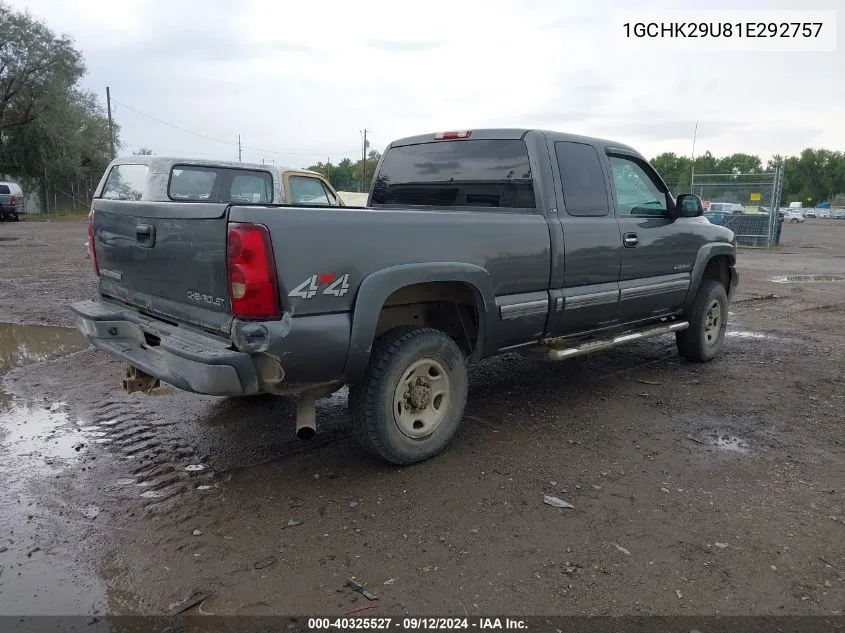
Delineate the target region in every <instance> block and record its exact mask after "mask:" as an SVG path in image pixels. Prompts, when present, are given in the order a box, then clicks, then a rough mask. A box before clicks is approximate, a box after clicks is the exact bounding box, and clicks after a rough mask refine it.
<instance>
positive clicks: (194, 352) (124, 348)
mask: <svg viewBox="0 0 845 633" xmlns="http://www.w3.org/2000/svg"><path fill="white" fill-rule="evenodd" d="M71 310H72V311H73V312H74V314H75V315H76V320H77V325H78V327H79V330H80V331H81V332H82V333H83V334H84V335H85V337H86V338H87V339H88V341H89V342H90V343H91V344H92V345H93V346H94V347H96V348H97V349H99V350H102V351H104V352H106V353H107V354H109V355H111V356H113V357H115V358H118V359H120V360H123V361H125V362H127V363H129V364H130V365H133V366H135V367H137V368H138V369H140V370H142V371H144V372H146V373H147V374H150V375H151V376H155V377H156V378H158V379H159V380H161V381H163V382H166V383H169V384H171V385H173V386H175V387H178V388H179V389H183V390H185V391H192V392H194V393H202V394H207V395H213V396H241V395H251V394H256V393H260V391H261V389H260V387H259V380H258V375H257V372H256V368H255V364H254V362H253V359H252V356H251V355H250V354H248V353H245V352H240V351H238V350H234V349H232V342H231V341H229V340H228V339H225V338H222V337H217V336H214V335H212V334H208V333H205V332H201V331H197V330H194V329H188V328H185V327H175V326H172V325H170V324H169V323H165V322H164V321H159V320H157V319H153V318H151V317H147V316H144V315H142V314H140V313H138V312H137V311H135V310H132V309H131V308H127V307H125V306H122V305H121V304H118V303H113V302H110V301H90V300H89V301H82V302H79V303H75V304H73V305H72V306H71Z"/></svg>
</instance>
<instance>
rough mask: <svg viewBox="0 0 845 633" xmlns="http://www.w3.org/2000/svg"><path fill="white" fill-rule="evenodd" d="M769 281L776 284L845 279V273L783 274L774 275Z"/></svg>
mask: <svg viewBox="0 0 845 633" xmlns="http://www.w3.org/2000/svg"><path fill="white" fill-rule="evenodd" d="M769 281H773V282H774V283H776V284H789V283H810V282H819V281H845V275H781V276H778V277H773V278H772V279H770V280H769Z"/></svg>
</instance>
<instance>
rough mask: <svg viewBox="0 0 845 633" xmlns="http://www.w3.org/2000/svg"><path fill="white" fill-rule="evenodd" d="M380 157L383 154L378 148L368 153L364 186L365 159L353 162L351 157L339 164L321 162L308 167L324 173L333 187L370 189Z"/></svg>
mask: <svg viewBox="0 0 845 633" xmlns="http://www.w3.org/2000/svg"><path fill="white" fill-rule="evenodd" d="M380 158H381V154H379V153H378V152H377V151H376V150H370V152H369V154H368V155H367V171H366V179H367V182H366V183H363V186H362V178H363V175H364V161H363V160H359V161H358V162H356V163H353V162H352V160H351V159H349V158H344V159H343V160H342V161H340V162H339V163H338V164H337V165H332V164H330V163H323V162H319V163H315V164H313V165H311V166H310V167H308V168H307V169H310V170H311V171H316V172H317V173H319V174H322V175H323V176H324V177H325V178H326V179H328V181H329V182H330V183H331V185H332V187H334V188H335V189H337V190H338V191H359V190H360V191H369V186H370V181H371V180H372V178H373V175H374V174H375V171H376V165H378V161H379V159H380Z"/></svg>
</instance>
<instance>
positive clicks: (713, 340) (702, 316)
mask: <svg viewBox="0 0 845 633" xmlns="http://www.w3.org/2000/svg"><path fill="white" fill-rule="evenodd" d="M685 318H686V320H687V321H688V322H689V327H688V328H687V329H686V330H683V331H681V332H678V333H677V334H676V335H675V338H676V341H677V344H678V351H679V352H680V354H681V356H683V357H684V358H686V359H687V360H691V361H697V362H708V361H711V360H713V358H715V357H716V355H717V354H718V353H719V350H721V348H722V343H723V342H724V340H725V331H726V330H727V327H728V295H727V293H726V292H725V287H724V286H723V285H722V284H721V283H719V282H718V281H714V280H712V279H705V280H703V281H702V282H701V286H699V288H698V294H697V295H696V297H695V301H694V302H693V304H692V307H691V308H690V309H689V311H688V312H687V314H686V315H685Z"/></svg>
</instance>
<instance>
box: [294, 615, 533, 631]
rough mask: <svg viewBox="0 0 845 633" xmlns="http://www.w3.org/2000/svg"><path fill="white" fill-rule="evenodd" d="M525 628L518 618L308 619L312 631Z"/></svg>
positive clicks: (514, 629)
mask: <svg viewBox="0 0 845 633" xmlns="http://www.w3.org/2000/svg"><path fill="white" fill-rule="evenodd" d="M527 628H528V626H527V624H526V622H525V620H521V619H519V618H423V617H420V618H414V617H403V618H390V617H387V618H378V617H373V618H354V617H343V618H308V629H309V630H312V631H331V630H345V631H378V630H382V631H453V630H464V631H471V630H473V629H475V630H480V631H496V630H511V631H519V630H523V631H524V630H526V629H527Z"/></svg>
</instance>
